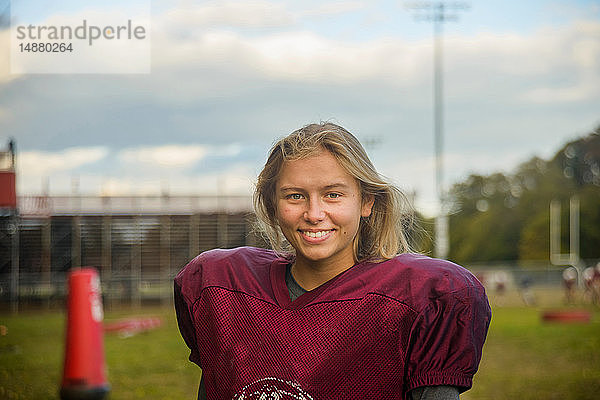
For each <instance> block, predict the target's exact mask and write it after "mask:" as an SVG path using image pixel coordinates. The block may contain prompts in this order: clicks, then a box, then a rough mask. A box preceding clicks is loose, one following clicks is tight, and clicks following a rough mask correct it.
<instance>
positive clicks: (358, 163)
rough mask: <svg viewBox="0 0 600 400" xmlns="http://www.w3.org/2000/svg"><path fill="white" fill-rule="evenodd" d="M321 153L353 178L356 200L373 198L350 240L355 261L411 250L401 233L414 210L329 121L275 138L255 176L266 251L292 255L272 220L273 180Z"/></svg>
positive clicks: (353, 139) (350, 137)
mask: <svg viewBox="0 0 600 400" xmlns="http://www.w3.org/2000/svg"><path fill="white" fill-rule="evenodd" d="M323 149H324V150H326V151H328V152H330V153H331V154H332V155H333V156H334V157H335V158H336V159H337V161H338V162H339V163H340V165H341V166H342V168H344V169H345V170H346V172H348V173H349V174H350V175H351V176H353V177H354V178H356V180H357V181H358V183H359V187H360V191H361V198H362V201H366V200H367V199H371V198H373V199H374V203H373V208H372V210H371V215H370V216H368V217H362V218H361V221H360V225H359V230H358V234H357V235H356V238H355V240H354V258H355V260H356V261H358V262H360V261H364V260H385V259H390V258H392V257H394V256H395V255H396V254H398V253H399V252H408V251H412V250H411V248H410V245H409V241H408V237H407V229H409V226H411V225H412V224H413V223H414V212H413V210H412V208H411V207H410V205H409V202H408V200H407V198H406V196H405V195H404V194H403V193H402V192H401V191H400V190H399V189H398V188H396V187H395V186H394V185H392V184H390V183H388V182H387V181H385V180H384V179H383V178H382V177H381V175H379V173H378V172H377V171H376V170H375V167H374V166H373V164H372V163H371V160H369V157H368V156H367V153H366V151H365V150H364V148H363V147H362V145H361V144H360V142H359V141H358V139H357V138H356V137H354V135H352V134H351V133H350V132H348V131H347V130H346V129H344V128H342V127H341V126H338V125H336V124H333V123H330V122H325V123H320V124H311V125H307V126H305V127H304V128H301V129H298V130H297V131H294V132H292V133H291V134H290V135H288V136H286V137H284V138H283V139H281V140H279V141H278V142H277V143H275V145H274V146H273V147H272V149H271V152H270V154H269V157H268V159H267V162H266V163H265V166H264V168H263V170H262V171H261V173H260V174H259V176H258V181H257V183H256V188H255V191H254V209H255V213H256V216H257V223H258V227H259V230H260V231H261V232H262V233H263V234H264V235H265V237H266V239H267V240H268V242H269V244H270V245H271V247H272V248H273V249H274V250H275V251H277V252H280V253H288V252H291V251H293V249H291V248H290V246H289V244H286V242H285V237H284V236H283V233H282V232H281V229H280V227H279V224H278V222H277V216H276V214H277V200H276V189H277V180H278V179H279V174H280V172H281V169H282V167H283V163H284V162H285V161H287V160H297V159H301V158H305V157H309V156H312V155H315V154H317V153H319V152H320V151H322V150H323ZM371 196H372V197H371Z"/></svg>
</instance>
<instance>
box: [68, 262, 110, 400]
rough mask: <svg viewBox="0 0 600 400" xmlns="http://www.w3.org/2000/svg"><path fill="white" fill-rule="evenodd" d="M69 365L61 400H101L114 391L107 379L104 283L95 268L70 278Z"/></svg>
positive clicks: (74, 274)
mask: <svg viewBox="0 0 600 400" xmlns="http://www.w3.org/2000/svg"><path fill="white" fill-rule="evenodd" d="M68 284H69V297H68V302H67V335H66V345H65V363H64V372H63V379H62V384H61V389H60V398H61V399H63V400H75V399H77V400H83V399H86V400H88V399H89V400H100V399H103V398H104V397H105V396H106V394H107V393H108V392H109V390H110V386H109V384H108V382H107V379H106V365H105V361H104V343H103V340H104V339H103V331H102V319H103V314H104V313H103V310H102V298H101V296H100V279H99V278H98V273H97V271H96V270H95V269H93V268H82V269H78V270H75V271H73V272H71V273H70V274H69V282H68Z"/></svg>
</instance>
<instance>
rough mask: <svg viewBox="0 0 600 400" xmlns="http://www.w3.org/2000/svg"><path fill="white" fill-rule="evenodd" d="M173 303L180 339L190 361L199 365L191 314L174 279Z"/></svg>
mask: <svg viewBox="0 0 600 400" xmlns="http://www.w3.org/2000/svg"><path fill="white" fill-rule="evenodd" d="M178 278H179V277H178ZM173 288H174V294H173V295H174V303H175V314H176V315H177V324H178V325H179V332H180V333H181V337H183V340H184V341H185V344H186V345H187V346H188V347H189V348H190V357H189V359H190V361H192V362H193V363H195V364H197V365H198V366H200V367H201V368H202V366H201V365H200V355H199V352H198V345H197V343H198V341H197V340H196V330H195V328H194V323H193V319H192V312H191V309H190V305H189V304H188V302H187V301H186V299H185V296H184V295H183V293H182V288H181V282H180V281H179V280H178V279H175V282H174V285H173Z"/></svg>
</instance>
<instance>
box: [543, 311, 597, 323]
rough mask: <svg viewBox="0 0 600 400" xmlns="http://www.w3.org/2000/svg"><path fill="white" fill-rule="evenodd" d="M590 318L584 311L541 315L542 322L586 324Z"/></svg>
mask: <svg viewBox="0 0 600 400" xmlns="http://www.w3.org/2000/svg"><path fill="white" fill-rule="evenodd" d="M591 317H592V315H591V313H590V312H589V311H585V310H560V311H545V312H544V313H543V314H542V320H544V321H545V322H562V323H574V322H583V323H588V322H590V319H591Z"/></svg>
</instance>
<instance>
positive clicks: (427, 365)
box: [406, 285, 491, 392]
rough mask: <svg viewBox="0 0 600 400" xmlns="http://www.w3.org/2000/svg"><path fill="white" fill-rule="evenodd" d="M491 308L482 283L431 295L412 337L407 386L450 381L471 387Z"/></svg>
mask: <svg viewBox="0 0 600 400" xmlns="http://www.w3.org/2000/svg"><path fill="white" fill-rule="evenodd" d="M490 319H491V310H490V306H489V303H488V301H487V297H486V295H485V291H484V289H483V287H482V286H481V285H479V286H469V287H466V288H464V289H460V290H457V291H454V292H451V293H447V294H445V295H442V296H440V297H437V298H434V299H431V300H430V301H429V302H428V304H427V306H426V307H425V308H424V309H423V310H422V311H421V312H420V313H419V315H418V316H417V318H416V320H415V323H414V325H413V327H412V330H411V334H410V338H409V343H410V345H409V351H408V353H407V355H406V357H407V360H406V362H407V370H406V371H407V376H406V384H407V390H412V389H414V388H417V387H421V386H435V385H450V386H456V387H457V388H458V389H459V391H460V392H463V391H465V390H467V389H469V388H470V387H471V386H472V383H473V375H475V372H476V371H477V368H478V366H479V361H480V360H481V352H482V348H483V343H484V341H485V337H486V335H487V330H488V327H489V324H490Z"/></svg>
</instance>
